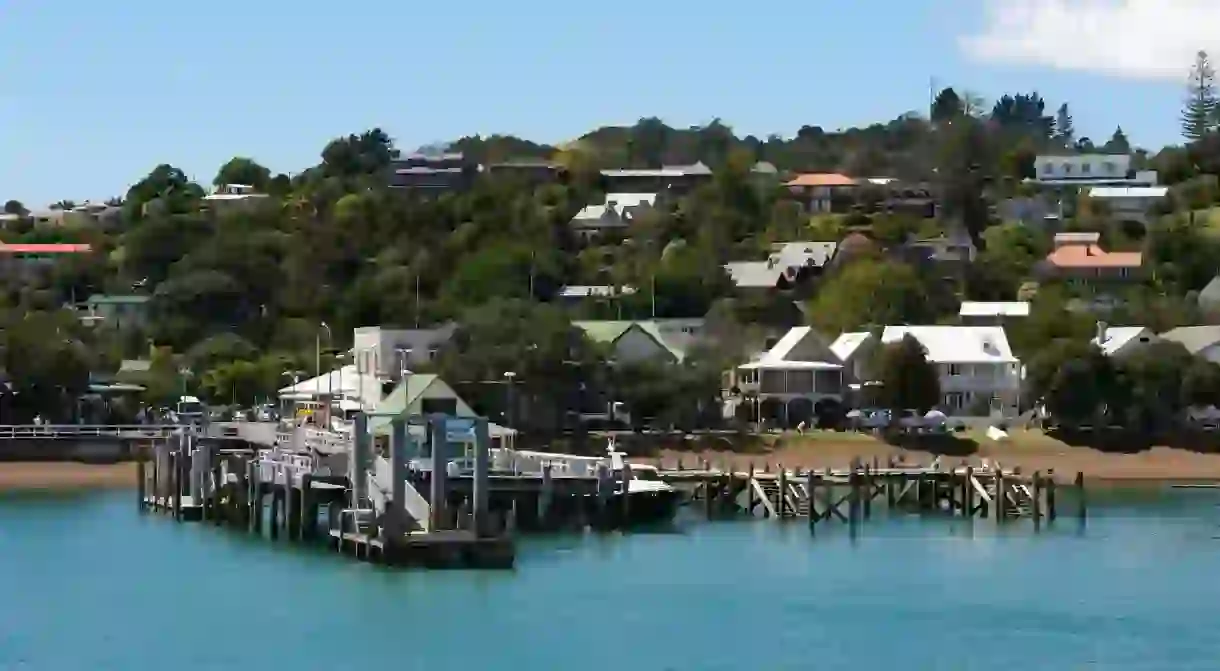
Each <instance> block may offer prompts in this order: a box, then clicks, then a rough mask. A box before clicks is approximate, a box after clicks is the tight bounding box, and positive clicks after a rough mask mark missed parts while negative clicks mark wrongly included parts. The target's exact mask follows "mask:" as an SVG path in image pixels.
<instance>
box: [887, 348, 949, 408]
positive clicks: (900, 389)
mask: <svg viewBox="0 0 1220 671" xmlns="http://www.w3.org/2000/svg"><path fill="white" fill-rule="evenodd" d="M876 370H877V379H878V381H879V382H880V383H881V391H880V394H879V400H880V401H881V403H882V405H883V406H885V407H886V408H889V409H890V410H892V411H893V412H894V416H897V415H898V413H899V412H901V411H903V410H908V409H913V410H918V411H919V412H921V413H922V412H927V411H928V410H930V409H932V408H934V407H936V406H937V405H939V404H940V377H939V375H938V374H937V372H936V366H935V365H934V364H932V363H930V362H929V361H928V353H927V350H925V349H924V346H923V345H922V344H920V342H919V340H917V339H916V338H915V337H914V336H912V335H910V334H907V335H905V336H903V338H902V340H899V341H898V342H894V343H889V344H886V345H885V346H883V347H882V348H881V351H880V352H879V353H878V354H877V359H876Z"/></svg>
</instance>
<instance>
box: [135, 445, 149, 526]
mask: <svg viewBox="0 0 1220 671" xmlns="http://www.w3.org/2000/svg"><path fill="white" fill-rule="evenodd" d="M144 478H145V473H144V450H143V449H142V448H139V447H137V448H136V502H137V504H138V505H139V510H140V512H144V509H145V506H144V496H145V491H144V490H145V485H146V484H147V483H145V482H144Z"/></svg>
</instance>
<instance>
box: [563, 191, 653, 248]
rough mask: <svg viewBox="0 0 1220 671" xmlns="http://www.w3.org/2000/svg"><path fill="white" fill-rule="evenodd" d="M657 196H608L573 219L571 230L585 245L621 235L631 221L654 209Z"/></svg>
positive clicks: (640, 194)
mask: <svg viewBox="0 0 1220 671" xmlns="http://www.w3.org/2000/svg"><path fill="white" fill-rule="evenodd" d="M656 203H657V194H656V193H655V192H654V193H607V194H606V202H605V203H604V204H601V205H586V206H585V207H584V208H583V209H581V211H580V212H577V213H576V216H574V217H572V222H571V224H572V229H573V230H574V231H575V233H576V234H577V235H579V236H580V237H581V238H583V239H584V240H585V241H586V242H592V241H595V240H599V239H602V238H605V237H607V236H609V235H622V234H623V233H624V232H625V231H626V230H627V227H628V226H630V225H631V221H632V219H634V218H635V217H637V216H639V215H640V214H642V213H643V212H644V211H646V210H648V209H650V208H652V207H654V206H655V205H656Z"/></svg>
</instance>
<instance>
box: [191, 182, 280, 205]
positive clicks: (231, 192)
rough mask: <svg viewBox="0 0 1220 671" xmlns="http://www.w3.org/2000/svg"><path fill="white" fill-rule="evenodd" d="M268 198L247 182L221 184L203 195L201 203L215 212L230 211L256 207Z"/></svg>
mask: <svg viewBox="0 0 1220 671" xmlns="http://www.w3.org/2000/svg"><path fill="white" fill-rule="evenodd" d="M269 198H270V196H269V195H268V194H265V193H261V192H259V191H258V189H255V188H254V187H253V186H250V185H249V184H221V185H220V186H218V187H216V190H215V191H213V192H212V193H209V194H208V195H206V196H204V197H203V205H204V207H206V208H208V209H210V210H213V211H216V212H231V211H234V210H248V209H251V208H254V207H258V206H260V205H263V204H265V203H267V202H269V201H268V199H269Z"/></svg>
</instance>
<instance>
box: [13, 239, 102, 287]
mask: <svg viewBox="0 0 1220 671" xmlns="http://www.w3.org/2000/svg"><path fill="white" fill-rule="evenodd" d="M91 253H93V245H89V244H80V243H69V242H49V243H43V242H18V243H13V244H8V243H4V242H0V274H2V275H3V277H5V278H10V279H13V278H16V279H25V278H28V277H29V276H30V275H31V274H33V273H36V272H39V271H40V269H42V268H45V267H47V266H50V265H53V264H54V263H55V262H56V261H57V260H59V259H62V258H64V257H68V256H75V255H80V254H91Z"/></svg>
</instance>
